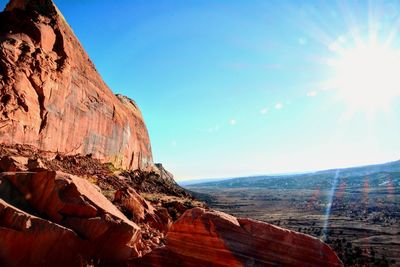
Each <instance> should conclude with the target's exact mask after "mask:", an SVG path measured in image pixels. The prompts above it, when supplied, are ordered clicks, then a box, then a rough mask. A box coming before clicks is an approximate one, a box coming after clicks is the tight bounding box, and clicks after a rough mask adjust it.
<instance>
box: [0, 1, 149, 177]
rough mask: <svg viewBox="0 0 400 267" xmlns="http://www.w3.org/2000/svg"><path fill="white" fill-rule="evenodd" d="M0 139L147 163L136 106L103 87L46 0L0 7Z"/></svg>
mask: <svg viewBox="0 0 400 267" xmlns="http://www.w3.org/2000/svg"><path fill="white" fill-rule="evenodd" d="M0 140H1V142H2V143H5V144H29V145H33V146H35V147H37V148H39V149H41V150H45V151H52V152H64V153H67V154H84V155H85V154H92V155H93V157H95V158H97V159H100V160H102V161H103V162H111V163H113V164H114V166H116V167H121V168H125V169H146V168H147V167H149V166H151V165H152V154H151V147H150V141H149V136H148V133H147V129H146V126H145V124H144V121H143V118H142V115H141V112H140V110H139V108H138V107H137V105H136V104H135V102H133V101H132V100H130V99H129V98H127V97H124V96H121V95H118V96H115V95H114V94H113V93H112V92H111V90H110V89H109V88H108V87H107V85H106V84H105V83H104V82H103V80H102V79H101V77H100V75H99V74H98V72H97V71H96V69H95V67H94V65H93V63H92V62H91V61H90V59H89V57H88V55H87V54H86V52H85V51H84V49H83V48H82V46H81V44H80V43H79V41H78V39H77V38H76V37H75V35H74V33H73V32H72V30H71V29H70V27H69V26H68V24H67V23H66V21H65V20H64V18H63V16H62V15H61V13H60V12H59V11H58V9H57V7H56V6H55V5H54V4H53V3H52V1H51V0H11V2H10V3H9V4H8V5H7V7H6V9H5V11H4V12H2V13H0Z"/></svg>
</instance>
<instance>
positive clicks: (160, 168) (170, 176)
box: [154, 163, 175, 183]
mask: <svg viewBox="0 0 400 267" xmlns="http://www.w3.org/2000/svg"><path fill="white" fill-rule="evenodd" d="M154 165H155V166H156V168H157V169H158V172H159V175H160V178H161V179H164V180H167V181H169V182H171V183H175V180H174V175H173V174H172V173H170V172H169V171H167V170H166V169H165V168H164V166H163V165H162V164H161V163H156V164H154Z"/></svg>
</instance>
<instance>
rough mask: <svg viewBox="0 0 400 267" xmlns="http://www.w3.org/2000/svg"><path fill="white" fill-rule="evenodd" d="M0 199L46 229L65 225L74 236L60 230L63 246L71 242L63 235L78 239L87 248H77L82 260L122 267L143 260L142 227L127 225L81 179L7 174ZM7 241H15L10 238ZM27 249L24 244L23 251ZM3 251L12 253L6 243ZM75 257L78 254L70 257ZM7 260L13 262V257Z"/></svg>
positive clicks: (47, 174) (49, 173) (1, 180)
mask: <svg viewBox="0 0 400 267" xmlns="http://www.w3.org/2000/svg"><path fill="white" fill-rule="evenodd" d="M0 195H1V198H2V199H3V202H4V203H6V202H5V201H7V202H8V203H12V204H13V205H15V206H17V207H20V208H21V209H23V210H24V211H25V212H29V213H31V214H38V215H40V216H41V217H43V218H45V219H46V221H45V223H44V222H42V221H40V223H42V224H45V225H49V224H52V225H53V224H57V225H62V226H63V227H65V228H66V230H69V232H68V231H66V230H65V229H64V228H63V227H60V229H61V228H62V229H64V230H63V231H61V232H62V233H63V236H60V239H59V240H58V242H66V241H68V239H66V237H64V232H68V235H71V234H73V236H75V237H74V238H75V239H76V240H79V241H80V244H81V245H83V247H82V248H81V247H79V246H78V248H80V250H79V253H76V255H80V257H81V258H82V259H96V260H99V261H100V262H102V263H103V264H113V265H115V264H116V265H123V264H124V262H126V260H127V259H129V258H130V257H137V256H138V255H139V254H138V251H137V249H136V247H135V246H136V244H137V243H138V241H139V239H140V236H141V233H140V229H139V227H138V226H137V225H136V224H135V223H133V222H132V221H130V220H128V219H127V218H126V217H125V216H124V215H123V214H122V213H121V212H120V211H119V210H118V209H117V208H116V207H115V206H114V205H112V203H111V202H109V201H108V200H107V199H106V198H105V197H104V196H103V195H102V194H101V193H100V192H99V190H96V188H95V186H93V185H92V184H90V183H89V182H88V181H86V180H84V179H82V178H79V177H76V176H73V175H69V174H65V173H57V172H54V171H41V172H8V173H3V174H2V175H1V176H0ZM4 203H3V204H4ZM4 205H6V204H4ZM7 216H9V214H7V213H1V214H0V221H3V222H4V221H7V218H8V217H7ZM24 216H25V217H26V216H28V217H29V216H30V215H24ZM13 223H19V221H14V222H10V223H9V224H7V225H8V228H13V227H14V228H15V227H17V228H18V227H19V226H16V225H14V224H13ZM46 227H47V226H46ZM28 228H29V227H28ZM53 228H54V227H53ZM18 229H19V228H18ZM57 231H58V230H57ZM57 233H58V232H57ZM2 234H3V233H2V229H1V228H0V235H2ZM8 235H9V236H12V234H11V233H8ZM65 235H67V234H65ZM78 237H79V238H78ZM40 238H41V237H40ZM68 238H69V237H68ZM75 239H74V240H75ZM43 242H45V241H43ZM52 242H53V241H51V240H47V243H46V244H43V249H44V250H46V249H47V250H50V249H51V246H52V245H53V243H52ZM23 243H24V242H21V243H20V244H21V246H22V244H23ZM4 246H7V247H10V251H11V250H12V248H13V246H12V244H8V243H7V241H6V240H5V241H4ZM22 247H24V246H22ZM14 248H15V247H14ZM24 249H25V247H24ZM74 251H75V252H76V250H75V248H74V249H73V250H69V251H68V253H69V252H71V253H73V252H74ZM13 253H16V252H15V251H14V252H13ZM3 257H4V258H5V259H6V260H9V257H10V254H5V255H3ZM32 265H38V266H39V265H40V261H32V262H30V264H29V266H32ZM27 266H28V265H27ZM75 266H76V265H75Z"/></svg>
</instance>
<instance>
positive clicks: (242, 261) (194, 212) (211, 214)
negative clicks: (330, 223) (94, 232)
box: [132, 208, 342, 266]
mask: <svg viewBox="0 0 400 267" xmlns="http://www.w3.org/2000/svg"><path fill="white" fill-rule="evenodd" d="M166 242H167V243H166V247H164V248H160V249H157V250H154V251H153V252H151V253H149V254H147V255H146V256H145V257H143V258H141V259H138V260H136V261H134V262H133V263H132V266H135V264H139V265H141V266H342V263H341V261H340V260H339V258H338V257H337V256H336V254H335V253H334V252H333V251H332V250H331V249H330V248H329V247H328V246H327V245H326V244H324V243H322V242H321V241H320V240H318V239H316V238H313V237H311V236H307V235H304V234H300V233H296V232H293V231H289V230H285V229H283V228H280V227H276V226H273V225H270V224H267V223H262V222H258V221H253V220H249V219H236V218H235V217H233V216H230V215H227V214H225V213H222V212H217V211H210V210H204V209H201V208H195V209H191V210H189V211H187V212H186V213H185V214H184V215H183V216H182V217H181V218H180V219H179V220H178V221H177V222H175V223H174V224H173V225H172V227H171V229H170V231H169V233H168V234H167V241H166Z"/></svg>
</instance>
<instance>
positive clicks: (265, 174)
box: [175, 158, 400, 184]
mask: <svg viewBox="0 0 400 267" xmlns="http://www.w3.org/2000/svg"><path fill="white" fill-rule="evenodd" d="M398 161H400V158H398V159H396V160H390V161H384V162H377V163H370V164H362V165H351V166H341V167H333V168H324V169H315V170H305V171H294V172H281V173H263V174H253V175H243V176H235V177H211V178H198V179H197V178H196V179H182V180H180V179H179V180H177V179H175V180H176V181H177V182H178V183H179V184H181V183H183V184H185V183H189V182H190V184H194V183H195V182H196V181H205V180H207V181H208V180H209V181H213V180H221V181H222V180H229V179H236V178H250V177H263V176H290V175H296V174H307V173H316V172H324V171H334V170H342V169H352V168H361V167H368V166H374V165H384V164H389V163H394V162H398Z"/></svg>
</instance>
